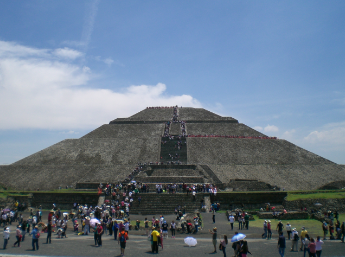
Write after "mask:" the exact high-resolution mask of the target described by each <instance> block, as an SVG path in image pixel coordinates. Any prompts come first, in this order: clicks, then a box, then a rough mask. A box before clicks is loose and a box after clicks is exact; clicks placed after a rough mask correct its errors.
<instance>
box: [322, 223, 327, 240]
mask: <svg viewBox="0 0 345 257" xmlns="http://www.w3.org/2000/svg"><path fill="white" fill-rule="evenodd" d="M322 230H323V240H326V235H327V232H328V225H327V222H326V220H325V221H324V222H323V223H322Z"/></svg>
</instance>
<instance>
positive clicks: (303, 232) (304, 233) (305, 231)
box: [299, 227, 308, 251]
mask: <svg viewBox="0 0 345 257" xmlns="http://www.w3.org/2000/svg"><path fill="white" fill-rule="evenodd" d="M307 234H308V231H307V230H306V229H305V227H302V231H301V247H300V249H299V250H300V251H302V250H303V249H302V248H303V240H304V238H305V235H307Z"/></svg>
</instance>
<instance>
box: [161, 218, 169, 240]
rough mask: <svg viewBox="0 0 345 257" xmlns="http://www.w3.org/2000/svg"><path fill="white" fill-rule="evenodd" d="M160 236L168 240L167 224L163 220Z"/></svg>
mask: <svg viewBox="0 0 345 257" xmlns="http://www.w3.org/2000/svg"><path fill="white" fill-rule="evenodd" d="M162 235H163V238H168V224H167V221H166V220H164V221H163V224H162Z"/></svg>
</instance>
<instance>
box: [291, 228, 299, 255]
mask: <svg viewBox="0 0 345 257" xmlns="http://www.w3.org/2000/svg"><path fill="white" fill-rule="evenodd" d="M291 236H292V242H291V252H292V251H295V248H296V252H298V240H299V236H298V232H297V230H296V228H293V229H292V233H291Z"/></svg>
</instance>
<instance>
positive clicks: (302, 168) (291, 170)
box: [209, 164, 345, 191]
mask: <svg viewBox="0 0 345 257" xmlns="http://www.w3.org/2000/svg"><path fill="white" fill-rule="evenodd" d="M209 167H210V168H211V169H212V170H213V171H214V173H215V174H216V175H217V177H218V178H219V179H220V180H221V181H224V182H228V181H230V180H231V179H256V180H259V181H263V182H265V183H268V184H270V185H272V186H278V187H279V188H281V189H283V188H285V190H287V191H289V190H315V189H317V188H319V187H320V186H321V185H323V184H327V183H329V182H332V181H334V180H336V179H339V178H340V179H341V178H343V179H344V178H345V168H344V167H343V166H342V165H335V164H330V165H328V164H324V165H321V164H320V165H294V164H291V165H269V164H260V165H209Z"/></svg>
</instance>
